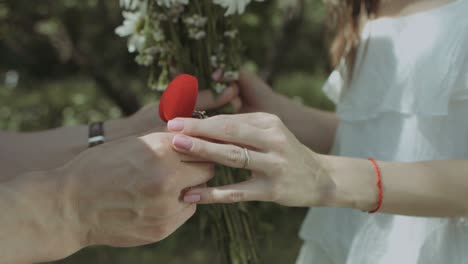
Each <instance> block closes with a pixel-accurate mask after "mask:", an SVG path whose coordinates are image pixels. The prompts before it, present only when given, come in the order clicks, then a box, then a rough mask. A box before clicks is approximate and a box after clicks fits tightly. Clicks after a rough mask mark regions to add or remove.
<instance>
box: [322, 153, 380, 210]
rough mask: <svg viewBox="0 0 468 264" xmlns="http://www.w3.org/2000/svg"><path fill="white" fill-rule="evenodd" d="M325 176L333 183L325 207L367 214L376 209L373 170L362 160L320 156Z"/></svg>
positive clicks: (366, 161) (368, 163) (369, 163)
mask: <svg viewBox="0 0 468 264" xmlns="http://www.w3.org/2000/svg"><path fill="white" fill-rule="evenodd" d="M321 158H322V160H323V161H324V162H323V163H324V167H325V170H326V171H327V174H328V175H329V177H330V178H331V179H332V181H333V182H334V183H335V188H334V191H333V193H332V194H331V195H329V196H328V198H329V199H326V204H325V206H331V207H345V208H354V209H357V210H361V211H365V212H368V211H370V210H372V209H374V208H375V207H376V204H377V200H378V189H377V186H376V181H377V178H376V175H375V168H374V167H373V165H372V163H371V162H370V161H368V160H364V159H352V158H344V157H337V156H327V155H321Z"/></svg>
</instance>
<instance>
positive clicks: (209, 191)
mask: <svg viewBox="0 0 468 264" xmlns="http://www.w3.org/2000/svg"><path fill="white" fill-rule="evenodd" d="M267 190H268V189H267V188H266V186H265V183H264V182H263V181H261V180H259V179H252V180H248V181H245V182H241V183H236V184H232V185H226V186H221V187H208V188H194V189H192V190H190V191H188V192H187V193H185V195H184V198H183V199H184V201H185V202H188V203H198V204H213V203H238V202H248V201H269V200H270V199H269V196H268V194H267Z"/></svg>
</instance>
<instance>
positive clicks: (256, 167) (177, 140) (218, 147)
mask: <svg viewBox="0 0 468 264" xmlns="http://www.w3.org/2000/svg"><path fill="white" fill-rule="evenodd" d="M172 144H173V146H174V148H175V150H176V151H178V152H181V153H183V154H187V155H191V156H194V157H196V158H197V159H201V160H209V161H213V162H216V163H219V164H222V165H226V166H229V167H234V168H245V169H249V170H253V171H263V169H264V168H266V167H268V164H269V163H268V160H267V157H268V156H267V155H266V154H263V153H259V152H256V151H253V150H248V149H244V148H241V147H238V146H234V145H227V144H218V143H213V142H209V141H206V140H202V139H198V138H193V137H188V136H185V135H176V136H174V139H173V141H172Z"/></svg>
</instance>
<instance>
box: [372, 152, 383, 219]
mask: <svg viewBox="0 0 468 264" xmlns="http://www.w3.org/2000/svg"><path fill="white" fill-rule="evenodd" d="M369 160H370V161H371V162H372V164H374V167H375V173H376V175H377V188H378V189H379V198H378V200H377V206H376V207H375V209H373V210H371V211H369V214H373V213H376V212H377V211H379V210H380V208H381V207H382V201H383V188H382V174H381V173H380V167H379V164H378V163H377V161H376V160H375V159H373V158H369Z"/></svg>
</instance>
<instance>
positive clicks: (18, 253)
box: [0, 170, 81, 264]
mask: <svg viewBox="0 0 468 264" xmlns="http://www.w3.org/2000/svg"><path fill="white" fill-rule="evenodd" d="M62 176H63V175H61V174H60V173H59V171H58V170H54V171H47V172H32V173H28V174H25V175H22V176H17V177H15V178H13V179H11V180H9V181H4V182H1V183H0V212H1V217H0V237H1V239H0V260H1V261H0V262H1V263H12V264H15V263H21V264H22V263H36V262H44V261H52V260H57V259H61V258H64V257H66V256H68V255H70V254H72V253H74V252H75V251H77V250H79V249H80V248H81V246H80V243H81V241H80V240H81V239H77V237H78V236H76V235H77V234H79V232H77V229H75V228H74V225H73V223H71V222H70V221H68V220H66V219H67V218H68V217H67V214H68V212H67V210H66V208H67V205H66V204H65V203H66V201H67V199H65V195H64V194H65V192H64V190H63V188H62V187H63V185H62V184H60V182H62V181H63V177H62Z"/></svg>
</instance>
